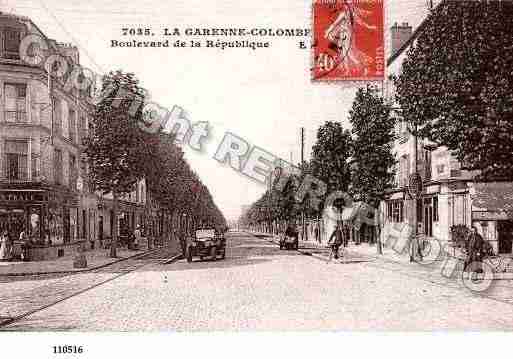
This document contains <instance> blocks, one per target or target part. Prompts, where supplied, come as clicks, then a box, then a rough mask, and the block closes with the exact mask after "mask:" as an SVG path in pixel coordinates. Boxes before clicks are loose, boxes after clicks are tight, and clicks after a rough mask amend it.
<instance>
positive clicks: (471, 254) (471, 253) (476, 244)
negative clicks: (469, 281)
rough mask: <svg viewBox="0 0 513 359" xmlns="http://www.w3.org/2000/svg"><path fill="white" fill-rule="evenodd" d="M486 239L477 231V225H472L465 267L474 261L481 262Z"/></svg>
mask: <svg viewBox="0 0 513 359" xmlns="http://www.w3.org/2000/svg"><path fill="white" fill-rule="evenodd" d="M484 247H485V241H484V239H483V237H482V236H481V235H480V234H479V233H478V232H477V228H476V227H472V229H471V232H470V234H469V238H468V241H467V260H466V262H465V269H464V270H466V269H467V267H468V266H469V265H470V264H471V263H474V262H477V263H481V262H482V261H483V257H484Z"/></svg>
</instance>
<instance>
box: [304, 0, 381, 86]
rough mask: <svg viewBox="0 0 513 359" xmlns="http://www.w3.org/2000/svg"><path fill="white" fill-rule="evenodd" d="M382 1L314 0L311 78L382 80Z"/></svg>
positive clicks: (315, 79)
mask: <svg viewBox="0 0 513 359" xmlns="http://www.w3.org/2000/svg"><path fill="white" fill-rule="evenodd" d="M383 24H384V9H383V0H314V3H313V37H314V38H313V49H314V50H313V52H314V56H313V67H312V79H313V80H314V81H340V80H348V81H351V80H382V79H383V77H384V73H385V71H384V70H385V56H384V55H385V54H384V50H385V49H384V29H383Z"/></svg>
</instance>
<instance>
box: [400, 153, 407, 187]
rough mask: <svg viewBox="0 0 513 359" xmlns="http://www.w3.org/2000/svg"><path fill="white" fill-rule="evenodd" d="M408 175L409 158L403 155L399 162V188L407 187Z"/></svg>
mask: <svg viewBox="0 0 513 359" xmlns="http://www.w3.org/2000/svg"><path fill="white" fill-rule="evenodd" d="M409 174H410V156H409V155H403V156H402V157H401V158H400V160H399V186H400V187H406V186H407V185H408V175H409Z"/></svg>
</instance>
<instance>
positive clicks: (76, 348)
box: [52, 345, 84, 354]
mask: <svg viewBox="0 0 513 359" xmlns="http://www.w3.org/2000/svg"><path fill="white" fill-rule="evenodd" d="M52 348H53V353H54V354H82V353H83V352H84V348H83V347H82V346H81V345H55V346H53V347H52Z"/></svg>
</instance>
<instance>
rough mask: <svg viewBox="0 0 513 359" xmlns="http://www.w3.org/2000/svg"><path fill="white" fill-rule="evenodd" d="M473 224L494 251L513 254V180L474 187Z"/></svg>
mask: <svg viewBox="0 0 513 359" xmlns="http://www.w3.org/2000/svg"><path fill="white" fill-rule="evenodd" d="M471 193H472V225H473V226H474V227H476V228H477V229H478V231H479V232H480V233H481V235H482V236H483V237H484V239H486V240H487V241H489V242H490V244H491V245H492V247H493V249H494V252H495V253H498V254H500V255H512V254H513V183H510V182H494V183H476V184H474V185H473V188H472V192H471Z"/></svg>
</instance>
